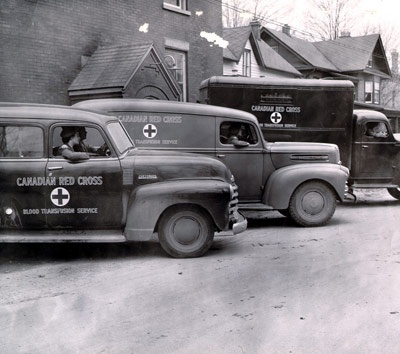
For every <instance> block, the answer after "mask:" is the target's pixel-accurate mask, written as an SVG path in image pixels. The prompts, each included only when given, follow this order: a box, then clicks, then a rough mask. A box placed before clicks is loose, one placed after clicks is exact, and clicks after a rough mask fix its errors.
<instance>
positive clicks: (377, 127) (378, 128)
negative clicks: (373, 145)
mask: <svg viewBox="0 0 400 354" xmlns="http://www.w3.org/2000/svg"><path fill="white" fill-rule="evenodd" d="M366 135H368V136H372V137H374V138H386V137H387V136H388V131H387V128H386V125H385V123H382V122H379V123H373V125H371V124H369V125H368V126H367V132H366Z"/></svg>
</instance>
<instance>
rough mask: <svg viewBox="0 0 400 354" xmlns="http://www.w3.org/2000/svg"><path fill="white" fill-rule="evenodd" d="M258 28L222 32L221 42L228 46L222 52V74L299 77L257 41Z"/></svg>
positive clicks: (238, 28) (253, 25) (298, 73)
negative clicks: (223, 41) (222, 39)
mask: <svg viewBox="0 0 400 354" xmlns="http://www.w3.org/2000/svg"><path fill="white" fill-rule="evenodd" d="M260 30H261V24H260V22H258V21H253V22H251V24H250V25H249V26H243V27H235V28H225V29H224V30H223V38H224V40H226V41H227V42H228V43H229V44H228V46H227V47H226V48H224V50H223V58H224V60H223V74H224V75H239V76H246V77H263V76H268V77H285V78H296V77H301V76H302V74H301V73H300V72H299V71H298V70H297V69H296V68H295V67H293V66H292V65H291V64H290V63H289V62H288V61H286V60H285V59H284V58H282V57H281V56H280V55H279V54H277V53H276V52H275V51H274V50H273V49H272V48H271V47H270V46H268V45H267V44H266V43H265V42H264V41H262V40H261V37H260Z"/></svg>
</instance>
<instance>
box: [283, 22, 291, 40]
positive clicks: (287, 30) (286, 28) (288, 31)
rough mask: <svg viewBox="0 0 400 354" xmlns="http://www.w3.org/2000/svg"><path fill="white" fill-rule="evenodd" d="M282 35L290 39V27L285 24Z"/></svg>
mask: <svg viewBox="0 0 400 354" xmlns="http://www.w3.org/2000/svg"><path fill="white" fill-rule="evenodd" d="M282 33H284V34H286V35H287V36H289V37H290V26H289V25H288V24H287V23H286V24H285V25H283V26H282Z"/></svg>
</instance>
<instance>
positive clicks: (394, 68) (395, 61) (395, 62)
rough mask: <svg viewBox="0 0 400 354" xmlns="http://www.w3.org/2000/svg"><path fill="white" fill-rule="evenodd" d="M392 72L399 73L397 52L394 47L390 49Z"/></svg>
mask: <svg viewBox="0 0 400 354" xmlns="http://www.w3.org/2000/svg"><path fill="white" fill-rule="evenodd" d="M392 73H393V74H398V73H399V52H398V51H397V50H396V49H394V50H392Z"/></svg>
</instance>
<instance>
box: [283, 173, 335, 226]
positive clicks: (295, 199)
mask: <svg viewBox="0 0 400 354" xmlns="http://www.w3.org/2000/svg"><path fill="white" fill-rule="evenodd" d="M335 210H336V196H335V193H334V192H333V191H332V189H331V188H330V187H329V186H327V185H326V184H325V183H323V182H319V181H310V182H306V183H303V184H302V185H301V186H299V187H298V188H297V189H296V190H295V192H294V193H293V195H292V197H291V199H290V202H289V213H290V216H291V218H292V219H293V220H294V221H295V222H296V223H297V224H299V225H301V226H321V225H325V224H326V223H327V222H328V221H329V220H330V219H331V218H332V216H333V214H334V213H335Z"/></svg>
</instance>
